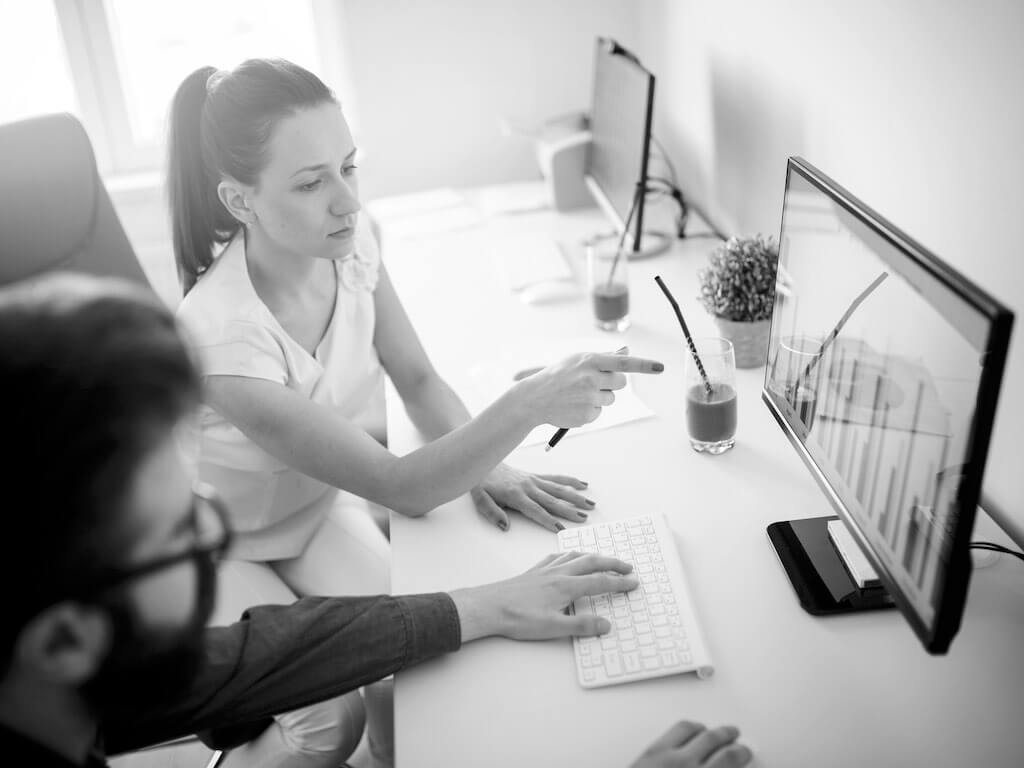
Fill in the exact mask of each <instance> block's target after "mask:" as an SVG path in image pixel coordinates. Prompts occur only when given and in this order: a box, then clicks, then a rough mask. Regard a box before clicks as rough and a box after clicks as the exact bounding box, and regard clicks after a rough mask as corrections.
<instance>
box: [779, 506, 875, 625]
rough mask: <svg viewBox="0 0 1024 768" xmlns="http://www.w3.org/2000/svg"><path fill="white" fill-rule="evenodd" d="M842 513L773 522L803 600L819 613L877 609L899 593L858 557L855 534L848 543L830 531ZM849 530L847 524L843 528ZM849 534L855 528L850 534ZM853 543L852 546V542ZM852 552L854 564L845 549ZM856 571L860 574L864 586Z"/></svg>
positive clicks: (810, 610)
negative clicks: (867, 571) (889, 589)
mask: <svg viewBox="0 0 1024 768" xmlns="http://www.w3.org/2000/svg"><path fill="white" fill-rule="evenodd" d="M832 521H835V522H836V523H838V524H839V526H842V522H840V521H839V518H838V517H813V518H810V519H807V520H786V521H783V522H778V523H772V524H771V525H769V526H768V538H769V539H770V540H771V543H772V546H774V547H775V552H776V554H778V556H779V560H780V561H781V563H782V567H783V568H784V569H785V570H786V574H787V575H788V576H789V580H790V582H791V583H792V584H793V589H795V590H796V594H797V597H798V598H799V600H800V605H801V606H803V608H804V610H805V611H807V612H808V613H810V614H813V615H815V616H826V615H829V614H835V613H852V612H854V611H872V610H878V609H880V608H891V607H893V606H894V603H893V599H892V597H891V596H890V595H889V593H888V592H887V591H886V590H885V587H883V586H881V584H880V583H878V582H877V578H876V579H875V580H874V581H872V580H871V579H870V574H865V573H864V569H863V564H860V563H858V562H857V557H858V556H860V551H859V550H857V545H856V543H855V542H854V541H853V539H852V537H851V538H850V539H849V542H848V543H846V542H844V540H843V539H842V538H841V534H838V533H837V536H840V538H838V541H839V544H838V546H837V544H836V541H835V540H833V537H832V536H831V535H830V534H829V523H830V522H832ZM843 532H845V530H844V531H843ZM846 535H847V536H848V535H849V534H846ZM851 547H852V548H851ZM844 549H845V550H846V551H847V552H848V553H849V556H850V561H851V564H850V565H849V566H848V565H847V564H846V562H845V561H844V558H843V556H842V555H840V551H841V550H844ZM851 573H854V574H859V576H860V579H859V580H860V581H861V583H863V585H864V586H859V585H858V581H857V580H855V579H854V577H853V576H852V575H851Z"/></svg>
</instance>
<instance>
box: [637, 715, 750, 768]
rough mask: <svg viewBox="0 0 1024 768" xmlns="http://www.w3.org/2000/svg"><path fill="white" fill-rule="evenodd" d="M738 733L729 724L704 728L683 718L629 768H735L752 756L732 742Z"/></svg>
mask: <svg viewBox="0 0 1024 768" xmlns="http://www.w3.org/2000/svg"><path fill="white" fill-rule="evenodd" d="M739 735H740V732H739V731H738V730H737V729H736V728H734V727H732V726H731V725H723V726H721V727H719V728H711V729H707V728H705V727H704V726H703V725H701V724H700V723H690V722H687V721H686V720H683V721H681V722H678V723H676V724H675V725H673V726H672V727H671V728H669V729H668V730H667V731H665V733H664V734H662V735H661V736H659V737H658V739H657V740H656V741H655V742H654V743H653V744H651V746H649V747H648V748H647V749H645V750H644V753H643V754H642V755H640V757H639V758H638V759H637V761H636V762H635V763H633V765H632V767H631V768H739V767H740V766H743V765H746V764H747V763H749V762H750V761H751V759H752V758H753V755H752V754H751V752H750V750H749V749H747V748H746V747H745V746H743V745H742V744H738V743H737V742H736V739H737V738H738V737H739Z"/></svg>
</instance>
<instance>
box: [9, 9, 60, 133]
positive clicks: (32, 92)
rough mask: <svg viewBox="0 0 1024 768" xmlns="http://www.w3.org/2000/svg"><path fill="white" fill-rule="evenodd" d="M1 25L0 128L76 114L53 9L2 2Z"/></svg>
mask: <svg viewBox="0 0 1024 768" xmlns="http://www.w3.org/2000/svg"><path fill="white" fill-rule="evenodd" d="M0 19H3V20H4V23H3V24H0V72H2V73H3V88H2V89H0V93H2V94H3V98H2V99H0V122H2V123H7V122H10V121H12V120H20V119H22V118H24V117H29V116H30V115H36V114H39V113H41V112H78V111H79V107H78V101H77V99H76V98H75V91H74V88H73V87H72V85H71V70H70V68H69V67H68V60H67V56H66V55H65V54H64V41H63V40H62V38H61V34H60V24H59V23H58V21H57V12H56V10H55V8H54V6H53V5H52V4H50V3H40V2H38V0H0ZM11 19H17V23H11V22H10V21H9V20H11ZM29 72H30V73H31V75H29V76H26V73H29Z"/></svg>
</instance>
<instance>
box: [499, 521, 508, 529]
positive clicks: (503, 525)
mask: <svg viewBox="0 0 1024 768" xmlns="http://www.w3.org/2000/svg"><path fill="white" fill-rule="evenodd" d="M498 527H499V528H501V530H503V531H507V530H508V523H507V522H505V521H504V520H502V521H501V522H500V523H498Z"/></svg>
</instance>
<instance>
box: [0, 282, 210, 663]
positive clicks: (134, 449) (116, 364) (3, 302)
mask: <svg viewBox="0 0 1024 768" xmlns="http://www.w3.org/2000/svg"><path fill="white" fill-rule="evenodd" d="M0 382H2V385H0V386H2V392H3V400H2V405H3V407H4V408H5V409H6V414H5V415H4V416H3V418H2V421H0V423H2V424H3V429H2V432H0V435H2V437H0V442H2V444H3V448H2V449H0V467H3V472H4V476H5V480H6V481H5V483H4V488H3V489H2V491H0V493H2V494H3V496H2V498H3V499H4V503H3V506H4V508H5V513H4V515H3V523H2V524H3V531H4V537H3V538H4V544H5V545H4V553H3V556H2V557H0V583H3V584H5V585H7V594H8V595H9V596H10V597H9V599H10V600H12V601H13V603H14V607H13V610H11V609H10V608H8V609H6V610H5V612H6V614H7V616H6V618H5V620H4V621H3V622H2V626H3V629H0V676H2V675H3V674H4V673H5V671H6V667H7V664H8V662H9V661H10V655H11V651H12V650H13V646H14V642H15V640H16V638H17V636H18V634H19V633H20V631H21V629H22V628H23V627H24V626H25V624H26V622H27V621H28V620H30V619H31V618H32V617H33V616H34V615H36V614H37V613H38V612H39V611H40V610H42V609H44V608H45V607H46V606H47V605H49V604H52V603H54V602H55V601H58V600H60V599H62V598H63V597H67V596H69V595H70V594H72V591H73V589H74V585H76V584H81V583H83V581H85V580H87V579H88V578H89V577H90V576H91V575H94V574H96V573H97V572H101V571H103V570H105V569H107V568H111V567H114V566H118V565H124V564H125V563H124V561H123V555H124V552H125V544H126V542H127V541H129V540H130V536H131V534H132V531H130V530H128V528H129V526H127V525H125V522H124V521H125V517H126V516H125V515H123V514H122V512H123V511H124V507H125V503H126V501H127V497H128V494H129V493H130V492H131V489H132V481H133V478H134V477H135V472H136V471H137V469H138V468H139V465H140V464H141V462H142V461H143V460H144V459H145V458H146V457H147V456H148V454H149V453H150V452H151V451H152V450H153V449H154V448H156V447H157V446H158V445H159V444H160V443H161V442H162V441H163V440H166V439H167V438H168V437H169V436H170V434H171V431H170V430H171V428H172V427H174V426H175V425H176V424H178V423H179V422H180V421H181V419H182V418H183V417H184V416H186V415H187V414H188V413H189V412H190V411H192V410H193V409H194V407H195V406H196V405H197V404H198V402H199V395H200V388H199V378H198V374H197V372H196V368H195V366H194V365H193V361H192V359H191V357H190V354H189V351H188V349H187V347H186V346H185V344H184V342H183V341H182V338H181V336H180V335H179V333H178V328H177V326H176V324H175V320H174V317H173V315H172V314H171V313H170V312H169V311H168V310H167V308H166V307H164V306H163V305H161V304H160V303H159V302H158V300H157V299H156V298H155V297H153V296H152V295H151V294H150V293H148V292H147V291H145V290H144V289H142V288H141V287H137V286H134V285H131V284H129V283H126V282H123V281H120V280H112V279H99V278H91V277H85V276H82V275H70V274H56V275H50V276H46V277H43V278H39V279H35V280H31V281H28V282H24V283H19V284H17V285H14V286H9V287H6V288H2V289H0Z"/></svg>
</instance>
